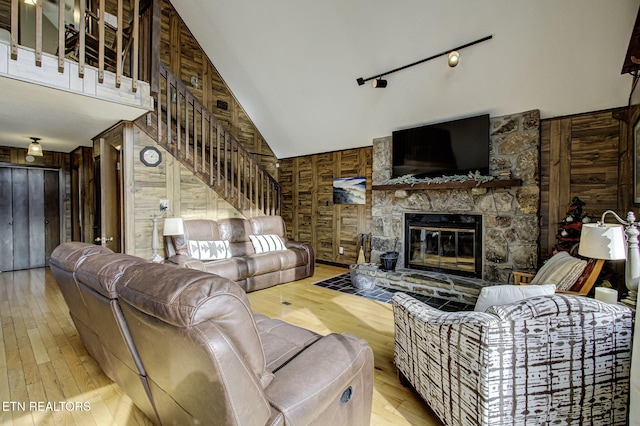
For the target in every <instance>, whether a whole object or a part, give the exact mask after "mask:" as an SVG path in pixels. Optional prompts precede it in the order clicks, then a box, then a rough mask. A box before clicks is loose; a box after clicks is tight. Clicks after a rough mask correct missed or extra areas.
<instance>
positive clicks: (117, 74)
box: [0, 0, 153, 116]
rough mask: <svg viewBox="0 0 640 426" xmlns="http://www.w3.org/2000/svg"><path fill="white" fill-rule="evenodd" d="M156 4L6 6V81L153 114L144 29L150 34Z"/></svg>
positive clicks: (2, 27)
mask: <svg viewBox="0 0 640 426" xmlns="http://www.w3.org/2000/svg"><path fill="white" fill-rule="evenodd" d="M151 3H152V2H151V0H142V1H141V0H131V1H127V2H126V5H125V2H124V1H123V0H113V1H112V0H65V1H58V0H0V12H2V13H0V76H1V77H8V78H10V79H13V80H17V81H20V82H24V83H33V84H37V85H40V86H42V87H43V88H49V89H55V90H62V91H64V92H68V93H70V94H78V95H84V96H87V97H90V98H94V99H97V100H103V101H108V102H112V103H116V104H120V105H122V106H124V107H126V108H129V109H130V108H134V109H137V110H138V111H132V113H134V114H136V113H137V115H136V116H139V115H141V114H143V113H144V112H145V111H148V110H151V109H153V100H152V97H151V90H150V85H149V83H148V81H149V79H148V76H149V71H148V70H147V69H143V68H141V67H140V65H141V64H142V65H143V67H146V68H148V64H149V59H148V58H149V57H150V55H149V49H145V48H144V46H145V45H146V46H149V45H150V40H149V36H148V34H149V31H146V32H141V31H140V27H141V25H142V26H143V27H144V26H145V25H146V26H147V28H148V25H149V21H150V7H149V6H150V4H151ZM141 34H146V35H145V36H144V37H142V36H141ZM140 52H143V54H141V53H140ZM2 84H3V86H4V85H15V82H7V81H4V82H3V83H2ZM42 94H46V92H43V93H42ZM4 101H5V102H6V101H7V100H6V99H5V100H4ZM125 115H130V114H125Z"/></svg>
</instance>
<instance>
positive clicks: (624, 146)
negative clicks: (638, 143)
mask: <svg viewBox="0 0 640 426" xmlns="http://www.w3.org/2000/svg"><path fill="white" fill-rule="evenodd" d="M614 117H616V118H619V119H620V143H619V148H618V150H619V155H618V164H619V170H618V174H619V185H618V208H617V211H618V212H621V213H626V212H628V211H630V210H634V209H636V208H637V207H638V205H637V204H634V193H633V187H634V167H635V166H634V149H635V147H634V140H633V132H634V127H635V126H636V124H637V123H638V121H639V120H640V105H634V106H631V107H629V108H628V109H627V110H625V111H622V112H617V113H614Z"/></svg>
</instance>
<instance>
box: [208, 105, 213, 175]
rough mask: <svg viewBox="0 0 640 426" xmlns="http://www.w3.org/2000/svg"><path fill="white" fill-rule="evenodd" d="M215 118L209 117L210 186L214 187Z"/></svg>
mask: <svg viewBox="0 0 640 426" xmlns="http://www.w3.org/2000/svg"><path fill="white" fill-rule="evenodd" d="M213 130H214V129H213V117H211V115H209V186H213V182H214V176H213V138H214V136H213Z"/></svg>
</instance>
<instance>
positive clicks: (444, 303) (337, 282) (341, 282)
mask: <svg viewBox="0 0 640 426" xmlns="http://www.w3.org/2000/svg"><path fill="white" fill-rule="evenodd" d="M313 285H317V286H319V287H324V288H327V289H330V290H336V291H339V292H342V293H348V294H353V295H356V296H360V297H366V298H367V299H370V300H375V301H378V302H383V303H391V298H392V297H393V294H394V293H396V292H397V291H399V290H392V289H388V288H382V287H377V286H376V287H375V288H373V289H371V290H363V289H359V288H355V287H353V286H352V285H351V276H350V274H349V273H346V274H342V275H337V276H335V277H332V278H329V279H326V280H324V281H318V282H317V283H314V284H313ZM403 293H406V294H408V295H410V296H412V297H415V298H416V299H418V300H420V301H422V302H424V303H426V304H427V305H429V306H432V307H434V308H436V309H439V310H441V311H446V312H457V311H472V310H473V305H468V304H465V303H460V302H454V301H451V300H447V299H440V298H437V297H430V296H424V295H421V294H416V293H411V292H408V291H404V292H403Z"/></svg>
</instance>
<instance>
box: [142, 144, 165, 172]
mask: <svg viewBox="0 0 640 426" xmlns="http://www.w3.org/2000/svg"><path fill="white" fill-rule="evenodd" d="M140 161H142V164H144V165H145V166H149V167H156V166H158V164H160V163H161V162H162V154H161V153H160V151H159V150H158V148H156V147H155V146H145V147H144V148H142V150H141V151H140Z"/></svg>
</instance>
